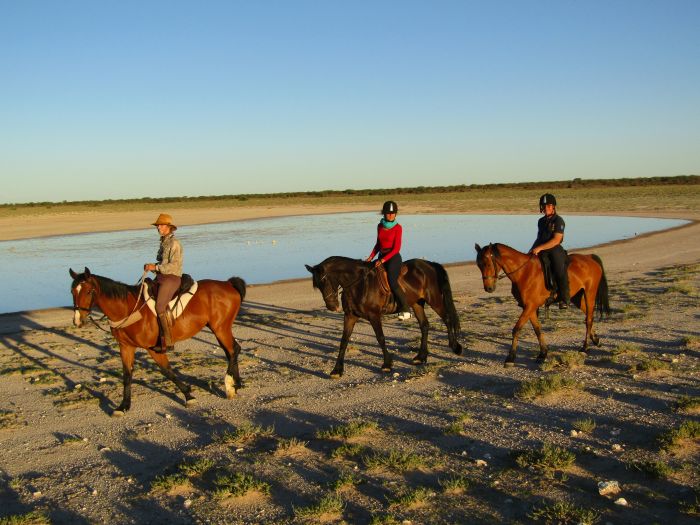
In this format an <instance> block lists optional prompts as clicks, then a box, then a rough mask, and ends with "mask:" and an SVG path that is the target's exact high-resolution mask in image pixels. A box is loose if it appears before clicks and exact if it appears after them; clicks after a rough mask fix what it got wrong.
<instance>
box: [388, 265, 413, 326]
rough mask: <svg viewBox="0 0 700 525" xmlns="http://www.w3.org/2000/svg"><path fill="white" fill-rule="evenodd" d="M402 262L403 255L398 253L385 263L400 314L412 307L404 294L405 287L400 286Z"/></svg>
mask: <svg viewBox="0 0 700 525" xmlns="http://www.w3.org/2000/svg"><path fill="white" fill-rule="evenodd" d="M401 263H402V260H401V255H400V254H398V253H397V254H396V255H394V256H393V257H392V258H391V259H389V260H388V261H387V262H386V264H385V265H384V266H385V267H386V275H387V278H388V280H389V287H390V288H391V291H392V292H393V294H394V297H395V298H396V304H397V305H398V311H399V315H400V314H401V313H404V312H410V307H409V306H408V301H407V300H406V294H404V292H403V289H402V288H401V286H399V274H400V273H401ZM409 315H410V313H409ZM401 317H405V316H401Z"/></svg>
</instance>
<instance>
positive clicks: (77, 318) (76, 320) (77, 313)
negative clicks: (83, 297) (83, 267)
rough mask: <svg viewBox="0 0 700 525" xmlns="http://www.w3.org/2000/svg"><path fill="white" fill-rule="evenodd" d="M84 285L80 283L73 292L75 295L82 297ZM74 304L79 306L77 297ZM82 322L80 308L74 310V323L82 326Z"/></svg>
mask: <svg viewBox="0 0 700 525" xmlns="http://www.w3.org/2000/svg"><path fill="white" fill-rule="evenodd" d="M82 286H83V285H82V284H79V285H78V286H76V287H75V290H74V292H73V293H74V295H73V297H80V288H82ZM73 305H74V306H78V305H77V304H76V301H75V299H73ZM80 323H81V320H80V310H73V324H74V325H75V326H80Z"/></svg>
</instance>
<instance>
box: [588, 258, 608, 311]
mask: <svg viewBox="0 0 700 525" xmlns="http://www.w3.org/2000/svg"><path fill="white" fill-rule="evenodd" d="M591 257H592V258H593V260H594V261H595V262H597V263H598V266H600V270H601V271H602V272H603V273H602V275H601V276H600V282H599V283H598V292H597V293H596V294H595V307H596V309H597V310H598V315H599V316H600V317H603V314H605V315H610V300H609V295H608V279H607V277H605V268H603V261H602V260H601V259H600V257H598V256H597V255H595V254H593V255H591Z"/></svg>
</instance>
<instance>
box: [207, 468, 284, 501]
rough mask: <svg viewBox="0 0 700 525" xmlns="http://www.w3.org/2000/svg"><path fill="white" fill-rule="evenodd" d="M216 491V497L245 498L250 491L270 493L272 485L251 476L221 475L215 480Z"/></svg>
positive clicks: (244, 474)
mask: <svg viewBox="0 0 700 525" xmlns="http://www.w3.org/2000/svg"><path fill="white" fill-rule="evenodd" d="M214 485H216V490H215V491H214V497H216V498H219V499H221V498H226V497H228V496H245V495H246V494H247V493H248V492H250V491H253V490H254V491H257V492H260V493H262V494H269V493H270V484H269V483H267V482H265V481H260V480H257V479H255V478H254V477H253V476H252V475H251V474H246V473H242V472H236V473H235V474H233V475H231V474H220V475H219V476H217V478H216V479H215V480H214Z"/></svg>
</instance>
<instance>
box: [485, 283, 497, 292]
mask: <svg viewBox="0 0 700 525" xmlns="http://www.w3.org/2000/svg"><path fill="white" fill-rule="evenodd" d="M495 289H496V287H495V286H494V285H492V284H484V290H486V291H487V292H488V293H493V291H494V290H495Z"/></svg>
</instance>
